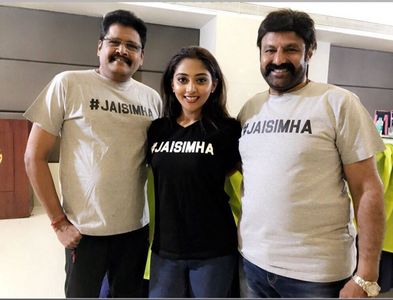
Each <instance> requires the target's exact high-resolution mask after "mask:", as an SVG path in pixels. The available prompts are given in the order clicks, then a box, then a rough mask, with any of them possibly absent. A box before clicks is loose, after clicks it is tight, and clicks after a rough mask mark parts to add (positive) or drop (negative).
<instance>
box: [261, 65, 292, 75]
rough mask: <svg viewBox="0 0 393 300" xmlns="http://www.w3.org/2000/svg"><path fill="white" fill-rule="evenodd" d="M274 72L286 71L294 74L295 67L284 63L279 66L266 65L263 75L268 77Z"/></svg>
mask: <svg viewBox="0 0 393 300" xmlns="http://www.w3.org/2000/svg"><path fill="white" fill-rule="evenodd" d="M274 70H288V71H289V72H290V73H291V74H294V73H295V66H294V65H293V64H291V63H284V64H281V65H276V64H268V65H267V66H266V71H265V75H266V76H267V75H269V74H270V73H271V72H272V71H274Z"/></svg>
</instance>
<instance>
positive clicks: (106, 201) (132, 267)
mask: <svg viewBox="0 0 393 300" xmlns="http://www.w3.org/2000/svg"><path fill="white" fill-rule="evenodd" d="M145 43H146V26H145V24H144V22H143V21H142V20H141V19H139V18H137V17H136V16H135V15H134V14H132V13H130V12H128V11H124V10H117V11H113V12H110V13H108V14H106V15H105V16H104V18H103V21H102V24H101V33H100V40H99V42H98V50H97V55H98V57H99V62H100V64H99V68H98V69H96V70H85V71H66V72H62V73H60V74H58V75H56V76H55V77H54V79H53V80H52V81H51V82H50V83H49V84H48V85H47V87H46V88H45V89H44V90H43V91H42V92H41V94H40V95H39V96H38V98H37V99H36V100H35V102H34V103H33V104H32V106H31V107H30V108H29V109H28V110H27V111H26V113H25V117H26V118H28V119H29V120H31V121H32V122H33V123H34V124H33V127H32V130H31V133H30V137H29V141H28V145H27V149H26V153H25V162H26V170H27V173H28V176H29V178H30V181H31V184H32V186H33V188H34V190H35V192H36V194H37V196H38V198H39V199H40V201H41V202H42V205H43V207H44V208H45V210H46V212H47V214H48V216H49V218H50V220H51V225H52V227H53V229H54V231H55V233H56V235H57V238H58V239H59V241H60V242H61V243H62V245H63V246H64V247H65V248H66V249H65V252H66V282H65V294H66V297H72V298H82V297H90V298H95V297H98V296H99V292H100V288H101V283H102V279H103V277H104V275H105V274H106V273H107V275H108V279H109V285H110V293H111V296H113V297H124V298H127V297H143V296H145V295H146V294H144V289H143V273H144V268H145V262H146V256H147V250H148V221H149V220H148V215H147V206H146V205H145V204H146V201H145V190H144V187H145V182H146V167H145V161H144V159H145V157H144V154H145V149H144V148H145V145H146V132H147V128H148V126H149V125H150V123H151V121H152V120H153V119H155V118H157V117H159V116H160V115H161V100H160V97H159V95H158V93H157V92H156V91H154V90H153V89H151V88H149V87H147V86H145V85H143V84H142V83H139V82H137V81H135V80H134V79H132V78H131V77H132V76H133V75H134V73H135V72H136V71H137V70H138V68H139V67H140V66H141V65H142V63H143V58H144V47H145ZM57 136H59V137H60V183H61V192H60V195H61V202H60V200H59V198H58V196H57V194H56V191H55V188H54V183H53V180H52V177H51V174H50V171H49V167H48V162H47V157H48V154H49V153H50V152H51V150H52V149H53V147H54V145H55V142H56V137H57Z"/></svg>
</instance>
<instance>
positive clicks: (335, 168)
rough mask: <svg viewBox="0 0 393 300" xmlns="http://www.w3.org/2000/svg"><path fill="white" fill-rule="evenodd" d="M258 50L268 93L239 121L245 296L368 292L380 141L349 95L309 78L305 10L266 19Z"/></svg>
mask: <svg viewBox="0 0 393 300" xmlns="http://www.w3.org/2000/svg"><path fill="white" fill-rule="evenodd" d="M257 46H258V47H259V50H260V67H261V72H262V76H263V77H264V79H265V80H266V82H267V83H268V85H269V87H270V88H269V90H268V91H266V92H263V93H259V94H257V95H255V96H254V97H253V98H251V99H250V100H249V101H248V102H247V103H246V104H245V105H244V107H243V108H242V110H241V112H240V114H239V116H238V118H239V119H240V121H241V123H242V136H241V138H240V141H239V148H240V154H241V157H242V164H243V166H242V167H243V176H244V186H243V187H244V190H243V196H242V216H241V218H240V223H239V243H240V245H239V249H240V251H241V254H242V256H243V269H244V273H245V277H246V279H247V280H246V282H247V291H246V292H249V293H248V294H247V296H248V297H252V296H257V297H269V298H270V297H271V298H273V297H285V298H297V297H301V298H305V297H315V298H324V297H339V296H340V297H354V298H356V297H365V296H376V295H377V294H378V291H379V287H378V285H377V283H376V281H377V279H378V263H379V256H380V251H381V245H382V241H383V232H384V203H383V190H382V185H381V181H380V179H379V176H378V173H377V169H376V165H375V161H374V155H375V153H376V152H378V151H382V150H383V149H384V144H383V142H382V140H381V138H380V137H379V135H378V134H377V131H376V129H375V126H374V124H373V122H372V120H371V117H370V116H369V114H368V113H367V111H366V110H365V108H364V107H363V106H362V104H361V103H360V101H359V99H358V97H357V96H356V95H354V94H353V93H351V92H349V91H347V90H344V89H342V88H338V87H336V86H332V85H329V84H323V83H316V82H312V81H310V80H309V79H308V64H309V61H310V59H311V56H312V54H313V51H314V50H315V49H316V47H317V43H316V38H315V28H314V22H313V20H312V19H311V18H310V17H309V16H308V15H307V14H306V13H303V12H298V11H292V10H288V9H284V10H278V11H274V12H271V13H270V14H268V15H267V17H266V19H265V20H264V21H263V22H262V23H261V25H260V27H259V31H258V38H257ZM347 186H348V188H349V191H350V194H351V197H352V203H353V204H351V199H350V197H349V195H348V193H347ZM352 205H353V206H352ZM352 207H353V210H352ZM352 212H354V215H355V217H356V222H357V232H358V261H357V259H356V245H355V244H356V243H355V236H356V229H355V227H354V226H353V222H352ZM356 263H357V265H356ZM355 268H356V269H357V270H356V273H354V271H355Z"/></svg>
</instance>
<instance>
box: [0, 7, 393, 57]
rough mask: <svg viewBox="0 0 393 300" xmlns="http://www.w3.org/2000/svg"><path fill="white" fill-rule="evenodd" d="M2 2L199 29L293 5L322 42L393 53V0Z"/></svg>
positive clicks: (256, 16)
mask: <svg viewBox="0 0 393 300" xmlns="http://www.w3.org/2000/svg"><path fill="white" fill-rule="evenodd" d="M1 5H6V6H17V7H25V8H33V9H42V10H49V11H58V12H65V13H73V14H82V15H88V16H102V15H104V14H105V13H106V12H108V11H111V10H115V9H128V10H131V11H134V12H135V14H136V15H137V16H139V17H141V18H142V19H143V20H144V21H146V22H148V23H154V24H163V25H170V26H180V27H188V28H201V27H202V26H203V25H205V24H206V23H207V22H208V21H209V20H211V19H213V18H214V17H215V16H217V15H219V14H236V15H242V16H244V17H246V18H258V19H260V20H262V19H263V17H264V16H266V14H267V13H269V12H270V11H271V10H273V9H276V7H290V8H293V9H299V10H303V11H306V12H308V13H309V14H310V15H311V16H312V18H313V19H314V20H315V23H316V29H317V38H318V40H320V41H326V42H330V43H332V44H333V45H338V46H345V47H354V48H365V49H374V50H380V51H389V52H393V18H392V17H391V12H393V3H390V2H358V3H357V2H331V3H326V2H258V3H256V2H114V1H112V2H83V1H69V2H57V1H56V2H55V1H52V2H19V1H17V2H9V3H8V2H2V3H1ZM273 6H274V7H273ZM389 13H390V15H389ZM386 15H387V16H386Z"/></svg>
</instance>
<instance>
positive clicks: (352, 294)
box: [340, 279, 368, 298]
mask: <svg viewBox="0 0 393 300" xmlns="http://www.w3.org/2000/svg"><path fill="white" fill-rule="evenodd" d="M367 297H368V296H367V294H366V292H365V291H363V289H362V288H361V287H360V286H359V285H357V283H356V282H355V281H353V279H351V280H349V281H348V282H347V283H346V284H345V285H344V287H343V288H342V289H341V291H340V298H367Z"/></svg>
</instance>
